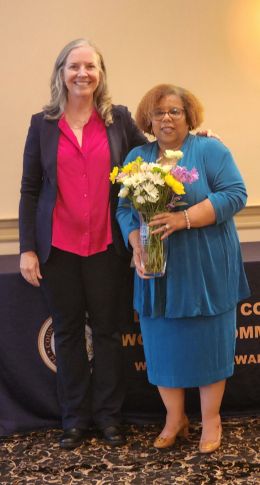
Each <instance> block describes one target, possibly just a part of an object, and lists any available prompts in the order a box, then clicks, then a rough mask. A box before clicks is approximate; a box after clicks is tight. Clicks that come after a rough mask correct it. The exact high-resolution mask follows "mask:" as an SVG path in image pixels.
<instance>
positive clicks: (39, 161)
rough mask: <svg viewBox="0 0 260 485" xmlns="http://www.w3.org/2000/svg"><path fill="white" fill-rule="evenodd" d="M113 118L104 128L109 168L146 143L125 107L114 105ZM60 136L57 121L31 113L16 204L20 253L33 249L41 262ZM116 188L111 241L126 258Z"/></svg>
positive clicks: (45, 254)
mask: <svg viewBox="0 0 260 485" xmlns="http://www.w3.org/2000/svg"><path fill="white" fill-rule="evenodd" d="M113 120H114V121H113V123H112V124H111V125H109V126H108V127H107V135H108V141H109V147H110V158H111V168H112V167H113V166H114V165H122V163H123V161H124V159H125V157H126V155H127V153H128V152H129V151H130V150H131V149H132V148H134V147H135V146H138V145H143V144H144V143H146V142H147V140H146V138H145V137H144V135H143V134H142V133H141V132H140V131H139V130H138V128H137V127H136V125H135V123H134V121H133V119H132V118H131V115H130V113H129V111H128V109H127V108H126V107H125V106H113ZM59 135H60V130H59V128H58V120H46V119H44V112H41V113H37V114H35V115H33V116H32V119H31V125H30V128H29V132H28V136H27V139H26V143H25V149H24V160H23V175H22V183H21V199H20V205H19V231H20V252H21V253H22V252H25V251H35V252H36V253H37V255H38V257H39V260H40V261H41V262H42V263H44V262H45V261H47V259H48V257H49V254H50V249H51V241H52V214H53V209H54V207H55V202H56V196H57V149H58V142H59ZM118 191H119V187H118V184H114V185H112V184H111V189H110V206H111V223H112V234H113V243H114V245H115V247H116V250H117V252H118V254H119V255H121V256H122V257H129V253H128V251H127V250H126V248H125V245H124V242H123V239H122V236H121V232H120V228H119V226H118V224H117V221H116V217H115V213H116V208H117V202H118Z"/></svg>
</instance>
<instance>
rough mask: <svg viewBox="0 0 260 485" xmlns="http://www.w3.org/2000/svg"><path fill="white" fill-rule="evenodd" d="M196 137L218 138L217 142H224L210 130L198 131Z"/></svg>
mask: <svg viewBox="0 0 260 485" xmlns="http://www.w3.org/2000/svg"><path fill="white" fill-rule="evenodd" d="M196 135H198V136H207V137H208V138H216V140H219V141H221V142H222V140H221V138H220V136H219V135H218V134H217V133H214V132H213V131H212V130H211V129H210V128H208V129H206V130H199V131H197V133H196Z"/></svg>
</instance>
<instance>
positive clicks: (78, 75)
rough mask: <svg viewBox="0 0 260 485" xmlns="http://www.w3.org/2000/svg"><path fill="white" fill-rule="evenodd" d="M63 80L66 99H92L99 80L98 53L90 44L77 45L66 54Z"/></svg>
mask: <svg viewBox="0 0 260 485" xmlns="http://www.w3.org/2000/svg"><path fill="white" fill-rule="evenodd" d="M63 80H64V83H65V85H66V87H67V90H68V99H69V100H70V99H73V98H75V97H76V98H77V97H91V98H92V99H93V95H94V92H95V91H96V89H97V87H98V85H99V80H100V68H99V59H98V55H97V54H96V52H95V51H94V49H93V48H92V47H90V46H83V47H77V48H76V49H73V50H72V51H71V52H70V54H69V55H68V57H67V59H66V62H65V65H64V68H63Z"/></svg>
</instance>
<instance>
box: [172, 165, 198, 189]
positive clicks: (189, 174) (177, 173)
mask: <svg viewBox="0 0 260 485" xmlns="http://www.w3.org/2000/svg"><path fill="white" fill-rule="evenodd" d="M171 174H172V175H173V176H174V177H175V178H176V179H177V180H178V181H179V182H182V183H184V184H185V183H186V184H192V183H193V182H196V180H198V178H199V174H198V171H197V169H196V168H194V167H193V168H192V169H191V170H188V169H187V168H186V167H180V166H179V165H177V166H176V167H175V168H173V169H172V170H171Z"/></svg>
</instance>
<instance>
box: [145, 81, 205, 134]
mask: <svg viewBox="0 0 260 485" xmlns="http://www.w3.org/2000/svg"><path fill="white" fill-rule="evenodd" d="M171 94H174V95H175V96H178V97H179V98H180V99H181V100H182V103H183V108H184V111H185V116H186V121H187V124H188V126H189V129H190V130H193V129H195V128H197V127H198V126H199V125H200V124H201V123H202V121H203V107H202V104H201V103H200V101H199V100H198V98H196V96H194V94H192V93H191V92H190V91H188V90H187V89H184V88H181V87H179V86H174V85H173V84H158V85H157V86H155V87H153V88H152V89H150V90H149V91H148V92H147V93H146V94H145V95H144V97H143V98H142V99H141V101H140V103H139V104H138V107H137V111H136V117H135V119H136V124H137V126H138V128H140V130H142V131H144V132H145V133H150V134H152V113H153V111H154V110H155V108H156V107H157V106H158V103H159V102H160V101H161V99H162V98H164V96H169V95H171Z"/></svg>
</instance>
